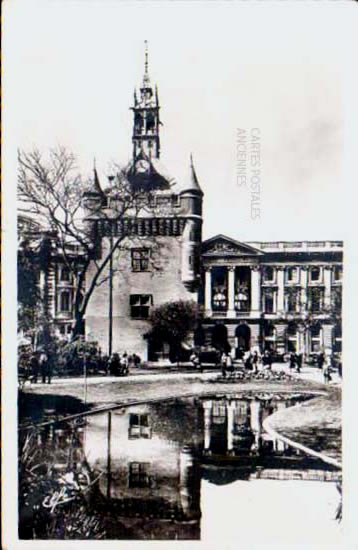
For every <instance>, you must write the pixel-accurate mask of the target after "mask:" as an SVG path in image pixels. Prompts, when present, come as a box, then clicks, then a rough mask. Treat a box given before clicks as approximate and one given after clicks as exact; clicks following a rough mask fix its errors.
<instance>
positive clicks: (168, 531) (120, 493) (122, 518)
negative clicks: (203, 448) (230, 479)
mask: <svg viewBox="0 0 358 550" xmlns="http://www.w3.org/2000/svg"><path fill="white" fill-rule="evenodd" d="M177 414H179V416H181V414H185V411H184V410H182V408H181V407H180V403H178V404H177V406H171V407H169V406H168V405H165V404H162V405H160V404H158V405H155V404H153V405H145V404H143V405H137V406H132V407H127V408H125V409H121V410H117V411H116V410H114V411H112V412H109V413H107V414H106V415H104V414H100V415H94V416H92V417H90V418H89V420H88V426H87V438H86V451H87V453H88V457H89V463H90V465H91V466H92V468H94V469H97V470H98V471H101V472H102V473H103V475H102V476H101V478H100V480H99V489H100V491H101V493H102V494H103V496H107V498H108V509H111V510H112V509H113V518H116V521H118V522H119V523H121V524H122V525H126V526H127V528H128V529H132V523H133V521H134V520H133V517H136V518H142V519H143V522H142V523H141V525H142V526H143V529H142V532H139V531H137V532H135V533H134V535H133V538H138V539H142V538H157V539H163V538H164V539H165V538H166V539H198V538H200V515H201V512H200V470H199V467H198V462H197V456H196V455H197V453H196V452H195V445H194V446H192V445H190V446H188V445H187V444H186V442H188V443H191V440H190V438H189V439H187V437H186V431H188V430H185V428H183V426H182V425H180V419H178V418H176V415H177ZM194 423H195V422H194ZM180 430H181V431H180ZM179 431H180V433H179ZM161 520H164V521H163V522H162V521H161ZM168 520H170V521H168ZM175 520H176V521H175ZM116 536H118V537H119V538H121V536H120V533H119V532H118V533H116Z"/></svg>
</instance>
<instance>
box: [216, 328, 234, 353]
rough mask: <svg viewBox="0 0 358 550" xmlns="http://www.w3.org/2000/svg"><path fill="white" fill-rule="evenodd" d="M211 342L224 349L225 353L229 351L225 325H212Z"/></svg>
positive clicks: (219, 348) (221, 349) (217, 347)
mask: <svg viewBox="0 0 358 550" xmlns="http://www.w3.org/2000/svg"><path fill="white" fill-rule="evenodd" d="M211 344H212V346H213V347H214V348H216V349H218V350H220V351H225V352H226V353H228V352H229V351H230V349H231V348H230V345H229V342H228V340H227V328H226V326H225V325H223V324H218V325H215V326H214V327H213V331H212V335H211Z"/></svg>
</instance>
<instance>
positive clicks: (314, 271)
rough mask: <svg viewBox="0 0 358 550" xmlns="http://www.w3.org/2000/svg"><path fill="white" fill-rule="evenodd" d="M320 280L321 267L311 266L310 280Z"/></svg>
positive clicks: (313, 281)
mask: <svg viewBox="0 0 358 550" xmlns="http://www.w3.org/2000/svg"><path fill="white" fill-rule="evenodd" d="M320 280H321V269H320V268H319V267H311V270H310V281H311V282H312V283H317V282H319V281H320Z"/></svg>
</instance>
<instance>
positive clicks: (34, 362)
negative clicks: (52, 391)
mask: <svg viewBox="0 0 358 550" xmlns="http://www.w3.org/2000/svg"><path fill="white" fill-rule="evenodd" d="M30 371H31V376H32V381H33V383H34V384H37V379H38V375H39V359H38V357H37V353H36V352H34V353H33V354H32V356H31V359H30Z"/></svg>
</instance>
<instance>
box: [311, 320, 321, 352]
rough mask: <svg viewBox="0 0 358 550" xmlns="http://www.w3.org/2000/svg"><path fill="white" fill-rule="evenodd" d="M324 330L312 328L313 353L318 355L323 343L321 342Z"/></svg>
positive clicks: (317, 327) (318, 327)
mask: <svg viewBox="0 0 358 550" xmlns="http://www.w3.org/2000/svg"><path fill="white" fill-rule="evenodd" d="M321 335H322V329H321V327H320V326H318V325H317V326H313V327H311V352H313V353H316V352H318V351H320V349H321V345H322V341H321Z"/></svg>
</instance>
